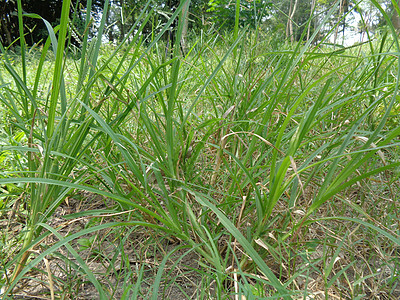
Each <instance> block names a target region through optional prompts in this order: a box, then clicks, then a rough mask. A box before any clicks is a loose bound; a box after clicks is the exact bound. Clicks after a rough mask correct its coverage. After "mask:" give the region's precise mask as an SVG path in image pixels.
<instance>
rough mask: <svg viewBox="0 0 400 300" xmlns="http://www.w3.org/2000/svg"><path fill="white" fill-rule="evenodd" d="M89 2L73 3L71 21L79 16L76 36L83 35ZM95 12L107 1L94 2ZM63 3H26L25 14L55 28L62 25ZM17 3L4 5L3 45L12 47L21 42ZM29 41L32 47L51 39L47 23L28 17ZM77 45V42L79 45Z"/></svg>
mask: <svg viewBox="0 0 400 300" xmlns="http://www.w3.org/2000/svg"><path fill="white" fill-rule="evenodd" d="M87 2H88V1H87V0H72V6H71V11H70V17H71V19H72V18H73V16H74V15H75V18H74V20H75V21H76V22H75V24H74V29H75V33H76V35H75V36H79V34H80V33H83V30H84V28H82V26H83V25H81V24H83V21H82V19H83V18H84V16H85V14H86V6H87ZM92 3H93V5H92V9H93V10H94V11H95V12H97V13H99V12H100V11H101V10H102V7H103V5H104V0H92ZM61 8H62V0H24V1H22V9H23V11H24V13H35V14H38V15H40V16H41V17H42V18H43V19H45V20H47V21H48V22H49V23H50V24H51V25H52V26H53V27H54V26H57V25H58V24H59V22H60V15H61ZM17 11H18V9H17V0H3V1H2V3H1V4H0V15H1V16H2V17H1V20H0V21H1V23H0V42H1V44H2V45H3V46H9V45H11V44H12V43H13V42H14V41H16V40H17V39H18V38H19V31H18V16H17ZM24 33H25V40H26V42H27V44H28V45H33V44H35V43H40V42H41V41H43V40H45V39H46V38H47V36H48V32H47V29H46V26H45V24H44V22H43V21H42V20H40V19H34V18H30V17H24ZM76 42H77V41H76Z"/></svg>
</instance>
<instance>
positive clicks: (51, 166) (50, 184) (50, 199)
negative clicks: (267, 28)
mask: <svg viewBox="0 0 400 300" xmlns="http://www.w3.org/2000/svg"><path fill="white" fill-rule="evenodd" d="M88 2H89V3H88V14H87V19H86V26H89V23H90V7H91V2H90V1H88ZM186 2H187V1H182V3H181V4H180V6H179V7H178V8H177V10H176V12H175V13H174V14H173V16H172V18H171V19H170V20H169V21H168V22H167V24H165V26H164V27H163V29H162V30H161V32H160V33H159V34H158V35H156V36H155V38H154V39H153V40H152V41H151V42H149V43H148V44H146V45H145V44H143V39H142V37H141V36H140V32H141V29H142V28H143V27H144V26H145V24H146V23H147V21H148V20H149V19H150V16H151V13H152V12H151V8H150V1H149V3H147V6H146V8H145V9H144V10H143V12H142V14H141V15H140V17H139V19H138V20H137V23H136V24H135V25H134V26H133V27H132V29H131V31H130V32H129V34H128V35H127V38H126V39H125V40H124V41H123V42H122V43H121V44H120V45H119V46H117V47H115V49H114V48H112V49H111V50H110V49H109V48H108V50H107V48H105V47H102V34H103V33H104V30H105V18H106V14H104V15H103V19H102V20H101V24H100V27H99V31H98V35H97V37H96V38H95V39H93V40H90V39H89V36H88V33H87V32H86V33H85V36H83V38H82V40H83V44H82V48H81V55H80V61H74V64H72V67H71V64H70V62H71V59H70V58H67V56H66V55H65V52H66V51H67V50H68V44H67V45H65V43H64V42H65V41H66V40H68V39H67V37H68V28H69V20H68V13H69V8H70V1H64V2H63V11H62V17H61V21H60V26H59V27H58V28H56V29H53V28H51V27H50V25H49V24H48V23H46V25H47V28H48V30H49V39H48V41H46V43H45V45H44V47H43V50H42V53H41V57H40V59H39V63H38V67H37V69H36V72H35V73H34V74H30V72H29V70H28V68H27V65H28V56H29V55H27V49H26V47H25V44H24V38H23V34H21V38H20V45H21V53H22V55H21V66H22V70H19V69H17V68H16V67H15V66H14V65H13V63H12V62H11V55H10V54H9V52H8V51H6V50H5V49H4V48H3V47H1V51H2V64H3V65H4V67H5V70H7V72H8V75H7V76H4V79H2V81H3V82H4V83H3V82H2V83H1V84H2V85H1V94H0V97H1V101H2V103H3V107H5V108H6V109H7V110H8V111H9V112H10V113H11V114H12V115H13V119H14V120H15V121H14V123H13V124H12V126H13V128H14V129H13V130H15V131H21V132H23V133H24V134H25V136H26V142H25V143H21V144H19V145H17V146H16V145H8V146H3V147H2V151H14V152H18V153H22V154H24V155H26V157H27V164H26V167H25V168H24V167H21V168H20V169H19V170H15V171H12V172H8V173H4V175H3V177H5V178H1V179H0V184H1V185H5V184H17V183H18V184H25V189H26V193H27V194H29V196H27V197H26V198H25V199H24V201H26V202H27V204H26V206H27V215H26V224H25V228H24V230H22V231H21V237H22V240H21V242H20V243H19V244H18V248H19V251H18V253H17V254H15V255H13V256H9V257H8V258H7V260H4V261H3V266H4V268H3V271H1V273H0V275H1V276H2V279H1V281H0V282H1V283H2V284H4V289H3V290H2V294H3V295H2V298H6V297H9V296H10V297H11V296H12V293H13V290H14V289H15V287H17V285H18V282H19V281H20V280H21V279H22V278H24V276H27V275H28V274H29V273H28V272H29V271H30V270H32V268H36V267H37V266H38V264H39V263H40V262H41V261H43V260H44V259H45V258H46V256H48V255H51V254H55V253H56V252H57V251H58V250H59V249H60V248H61V247H64V246H65V247H66V248H67V250H68V252H69V253H70V254H71V255H72V256H73V258H74V259H75V261H76V267H75V268H76V270H79V272H83V273H84V274H85V275H84V276H85V278H87V280H88V281H90V282H91V283H92V284H93V285H94V287H95V288H96V290H97V292H98V294H99V297H100V298H101V299H110V298H112V297H114V296H113V292H110V289H109V288H106V286H105V284H104V283H102V282H100V281H99V280H98V278H97V277H96V276H95V275H94V273H93V270H91V269H90V268H89V266H88V265H87V264H86V263H85V261H84V259H83V258H82V257H81V256H80V254H79V252H78V250H77V249H76V248H74V247H73V245H74V244H73V242H74V241H76V240H77V239H79V238H82V237H83V236H85V235H88V234H91V233H94V232H98V231H101V230H104V229H112V230H115V232H117V230H118V228H123V229H126V228H132V230H131V231H129V232H133V231H135V230H143V228H146V230H147V231H152V232H154V233H155V234H160V235H161V234H162V235H165V236H167V237H168V239H174V240H176V241H178V243H179V246H178V247H177V248H175V249H173V250H171V251H170V252H169V253H168V254H167V255H165V257H164V259H163V260H162V261H161V263H160V265H159V269H158V271H157V274H156V276H155V279H154V282H153V284H152V288H151V289H150V292H149V294H146V295H147V297H150V296H152V297H153V298H157V296H158V294H159V291H160V289H161V282H162V278H163V273H167V272H168V271H167V267H166V264H167V262H168V260H169V259H170V257H172V256H173V254H174V253H175V252H178V250H182V249H186V248H188V249H189V250H188V252H186V253H185V254H184V255H182V256H181V258H180V259H182V258H183V257H184V256H185V255H187V253H189V252H190V251H193V250H194V251H195V252H196V253H198V255H199V256H200V257H201V263H202V266H203V268H204V269H205V270H212V272H211V274H209V275H207V276H206V275H204V276H203V278H207V279H203V280H205V282H207V283H208V282H209V281H210V282H211V283H210V284H209V285H208V286H211V285H212V286H215V291H214V292H213V293H214V294H213V295H211V294H208V295H205V294H203V295H202V296H201V297H204V298H207V297H216V298H222V297H225V296H227V297H229V296H232V295H234V296H236V297H240V296H245V297H247V298H249V299H250V298H257V297H260V298H263V297H264V298H265V297H270V298H274V297H275V298H287V299H290V298H291V297H292V296H304V297H306V296H307V295H309V294H311V292H310V291H308V289H307V285H306V286H305V287H304V288H299V284H298V282H299V280H300V279H301V278H303V277H307V276H308V278H307V280H310V278H311V275H310V276H309V275H305V274H310V268H311V267H310V263H311V266H312V267H313V268H315V269H316V268H317V267H316V265H317V262H310V260H309V258H308V257H307V255H305V254H304V253H305V252H304V251H305V250H304V249H305V248H307V247H308V245H309V243H310V241H309V238H308V232H311V231H313V230H315V227H314V226H315V224H320V223H321V222H329V221H332V222H339V221H347V222H351V223H356V224H359V225H360V226H363V227H364V228H368V229H370V230H373V231H374V232H375V234H378V235H379V236H381V237H382V238H384V239H385V240H386V241H388V243H392V245H393V247H397V246H398V245H399V244H400V239H399V236H398V233H397V231H396V230H392V229H390V228H389V227H388V225H385V224H383V223H382V222H379V221H377V220H375V219H374V218H373V217H371V216H370V215H369V214H368V212H367V211H366V209H365V208H364V207H362V206H361V205H359V204H357V203H353V202H351V201H346V200H345V198H346V195H347V194H348V193H349V191H350V190H351V188H352V187H353V186H354V185H356V184H357V183H358V184H360V183H361V184H364V183H365V182H369V181H375V182H380V184H381V185H382V187H380V188H382V189H384V190H385V191H390V193H391V198H392V201H396V200H398V199H397V198H396V194H395V192H394V191H393V190H394V189H397V188H398V184H397V185H396V181H398V178H399V172H398V166H399V165H400V162H399V161H398V155H397V156H396V155H394V154H390V155H389V153H393V152H395V151H396V150H395V149H396V147H398V146H399V141H398V136H399V134H400V128H399V127H396V126H391V123H390V122H387V121H388V118H389V117H390V115H391V113H393V110H394V108H395V104H396V101H397V97H398V96H397V93H398V75H395V76H393V74H399V72H398V71H399V68H400V65H399V62H398V57H397V55H398V53H399V50H400V47H399V45H398V42H397V36H396V34H395V31H394V29H393V26H391V25H390V27H389V28H390V30H391V31H392V36H393V38H384V39H382V40H381V42H380V44H379V45H378V46H376V45H375V44H374V42H373V41H370V42H369V43H368V46H369V47H370V49H371V51H370V53H369V54H365V55H364V56H360V55H358V54H357V51H365V50H364V49H365V47H363V46H362V45H360V46H359V48H349V49H346V48H345V49H341V50H340V51H335V50H330V49H326V48H323V47H322V42H321V45H317V46H313V45H312V40H313V39H314V38H315V36H316V35H317V34H318V31H319V30H320V29H321V28H322V26H323V23H322V24H321V25H320V26H319V27H318V28H317V29H316V31H315V33H314V35H313V36H312V37H311V38H310V39H309V41H308V42H305V43H298V44H296V45H289V46H288V47H287V49H284V50H279V51H276V50H271V49H268V48H267V46H266V45H265V43H262V42H261V43H260V42H259V41H260V40H262V39H260V36H262V32H256V33H250V32H247V31H246V30H242V31H241V32H239V30H238V16H239V10H237V14H236V23H235V24H236V25H235V34H234V38H233V39H232V38H231V37H229V36H228V37H227V38H226V40H227V42H228V45H227V46H224V45H223V43H222V42H215V39H216V38H217V37H216V36H210V37H208V40H204V42H198V43H193V46H192V48H191V49H190V51H189V53H188V54H187V55H186V56H183V55H182V54H181V53H180V45H179V43H176V44H175V48H174V49H173V58H172V59H170V60H168V59H167V58H166V57H165V51H164V49H162V47H161V45H162V43H160V42H159V41H160V39H161V36H162V35H163V33H164V32H165V31H166V30H168V28H169V26H170V25H171V23H172V22H173V20H174V19H175V18H179V26H178V29H177V37H176V40H177V41H179V40H180V39H181V35H182V28H183V20H184V18H185V17H186V16H185V15H184V13H183V12H184V11H185V10H182V7H183V6H184V5H185V4H187V3H186ZM18 3H19V6H21V1H20V0H19V1H18ZM237 3H239V1H237ZM374 4H375V5H376V6H377V7H378V8H379V9H381V7H380V6H379V4H378V3H376V2H375V3H374ZM108 5H109V2H108V1H106V3H105V8H104V9H105V11H106V10H107V9H108ZM236 7H237V8H238V4H237V6H236ZM334 9H335V8H334V7H333V8H332V11H333V10H334ZM381 12H382V15H383V16H384V17H385V18H386V19H388V16H387V14H386V13H385V12H384V10H382V9H381ZM26 17H35V18H40V16H37V15H25V16H23V15H22V12H21V10H20V13H19V21H20V24H21V26H22V24H23V18H26ZM43 21H44V22H46V21H45V20H43ZM326 21H327V20H325V21H324V22H326ZM388 23H389V24H390V20H389V19H388ZM21 28H22V27H21ZM138 28H139V30H137V29H138ZM21 30H22V29H21ZM332 30H333V29H332ZM57 31H58V38H57V37H56V32H57ZM135 32H136V33H135ZM21 33H22V31H21ZM304 34H305V33H304ZM129 35H133V38H132V42H131V43H129V44H127V40H128V36H129ZM392 41H394V42H393V43H392ZM51 47H52V49H53V52H54V62H53V69H52V80H51V82H50V81H49V79H47V78H43V77H42V76H43V68H44V65H45V64H46V63H47V61H46V60H47V56H48V51H49V49H51ZM393 47H394V48H393ZM102 48H103V49H102ZM105 49H106V50H105ZM102 53H106V54H107V55H106V56H105V58H104V56H102ZM70 74H74V75H70ZM29 76H32V77H31V78H30V77H29ZM9 78H11V79H12V80H13V82H12V83H11V82H10V81H9ZM30 80H33V88H32V84H31V83H30V82H31V81H30ZM67 82H68V84H67ZM40 87H46V88H48V92H47V94H46V91H45V90H44V89H43V90H40ZM49 87H50V88H49ZM20 157H21V156H20ZM21 166H23V164H21ZM382 178H384V179H382ZM77 191H87V192H89V193H91V194H98V195H101V196H102V197H104V199H112V200H113V201H114V203H115V204H116V205H115V206H113V207H112V208H111V209H98V210H96V211H88V212H81V213H77V214H73V215H71V216H67V218H70V219H74V218H82V217H85V216H86V217H88V216H92V217H93V216H97V217H103V218H106V219H107V220H109V222H107V223H104V224H102V223H98V224H94V225H93V226H92V227H87V228H85V229H84V230H82V231H79V232H77V233H74V234H70V235H68V236H63V235H61V234H60V232H59V231H58V229H57V228H53V227H51V226H50V225H49V220H50V219H51V218H52V216H53V215H54V213H55V211H56V210H57V208H58V207H59V206H60V205H61V204H62V202H63V201H64V200H65V198H66V197H67V196H71V195H72V194H75V193H76V192H77ZM337 201H340V205H341V206H345V207H348V209H349V210H350V209H352V210H353V211H355V212H357V213H359V214H360V217H352V216H349V215H335V216H331V215H327V214H324V210H326V205H327V204H328V205H336V204H337ZM396 207H397V206H396V205H394V206H393V208H392V209H394V210H395V209H396ZM120 212H122V213H124V215H126V216H125V217H121V219H118V220H116V219H115V218H114V220H112V219H113V217H112V216H115V215H116V214H118V213H120ZM349 234H350V233H346V236H348V235H349ZM50 235H52V236H54V237H56V238H57V239H58V240H59V241H58V242H56V243H54V244H53V245H51V246H49V247H43V248H40V247H38V245H39V244H40V243H42V242H43V241H44V240H45V238H46V237H48V236H50ZM326 239H328V238H326ZM122 241H123V242H121V244H120V245H119V246H118V249H119V250H118V252H124V250H123V249H124V244H125V243H127V238H123V239H122ZM344 243H345V239H343V240H341V242H340V243H339V244H338V246H337V247H336V248H335V251H333V253H332V254H331V255H330V258H331V260H329V261H327V262H326V264H325V265H324V267H323V268H322V269H321V271H320V272H321V274H322V275H321V276H322V277H323V278H324V293H325V295H326V297H328V296H327V295H328V293H329V292H330V289H332V287H333V286H335V285H338V283H337V280H338V278H339V277H340V276H341V275H343V274H345V272H346V270H347V269H348V268H349V267H350V266H351V265H349V266H344V267H343V269H341V270H336V269H335V268H336V266H335V262H336V258H338V257H339V254H340V253H341V251H342V249H343V247H344ZM320 244H321V245H323V246H324V247H328V246H326V245H327V244H329V243H328V242H326V241H325V242H323V241H320ZM307 251H308V250H307ZM303 254H304V255H303ZM327 256H328V255H327ZM325 258H326V257H325ZM305 262H307V264H306V263H305ZM114 263H115V259H114ZM314 263H315V266H314ZM125 264H126V268H128V267H129V259H128V258H127V257H126V260H125ZM174 266H176V265H175V264H174ZM307 266H308V267H307ZM11 270H12V274H11V273H10V271H11ZM143 272H144V271H143V269H141V270H138V271H137V272H136V273H135V274H133V273H129V272H127V273H126V274H127V275H125V276H126V278H122V279H121V280H122V281H123V282H124V287H123V288H122V289H123V295H125V296H124V297H126V299H128V298H129V297H138V295H141V296H144V297H146V295H144V292H143V291H142V286H141V284H142V280H144V279H143V276H144V275H143V274H144V273H143ZM199 272H200V271H199ZM334 272H336V273H334ZM205 273H207V272H205ZM332 274H334V275H332ZM135 276H136V277H135ZM343 276H347V275H343ZM132 278H136V279H135V280H136V283H134V284H131V285H129V284H126V283H127V282H130V281H131V280H132ZM354 281H356V280H354ZM362 281H363V280H361V279H360V280H358V281H356V282H362ZM351 284H354V286H355V285H356V283H354V282H351V283H350V284H349V285H351ZM231 287H232V288H231ZM350 289H351V288H350ZM353 290H354V289H353ZM115 292H116V290H114V293H115ZM210 293H211V292H210Z"/></svg>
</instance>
